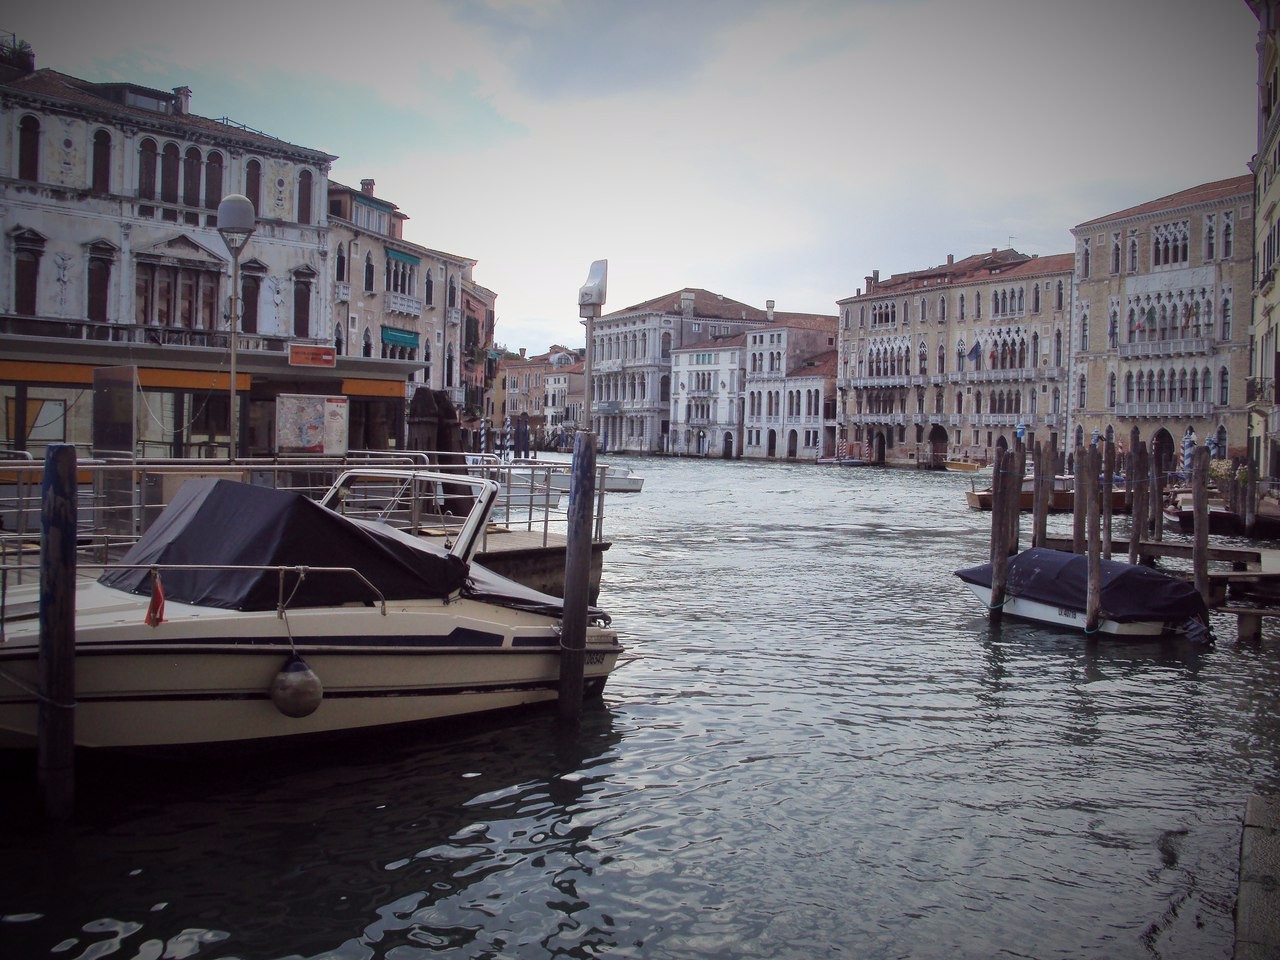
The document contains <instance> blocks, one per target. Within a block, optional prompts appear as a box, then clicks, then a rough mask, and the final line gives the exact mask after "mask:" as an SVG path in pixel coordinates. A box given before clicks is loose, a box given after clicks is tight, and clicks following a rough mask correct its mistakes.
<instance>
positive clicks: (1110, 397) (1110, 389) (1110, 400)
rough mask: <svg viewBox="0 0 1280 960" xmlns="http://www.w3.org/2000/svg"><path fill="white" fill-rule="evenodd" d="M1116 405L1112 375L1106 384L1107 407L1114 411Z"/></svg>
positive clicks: (1114, 382) (1114, 377)
mask: <svg viewBox="0 0 1280 960" xmlns="http://www.w3.org/2000/svg"><path fill="white" fill-rule="evenodd" d="M1115 405H1116V375H1115V374H1114V373H1113V374H1111V377H1110V382H1109V383H1108V384H1107V406H1108V407H1111V408H1113V409H1114V407H1115Z"/></svg>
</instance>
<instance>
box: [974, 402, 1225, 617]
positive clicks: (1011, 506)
mask: <svg viewBox="0 0 1280 960" xmlns="http://www.w3.org/2000/svg"><path fill="white" fill-rule="evenodd" d="M1157 459H1158V458H1157ZM1070 460H1071V463H1072V464H1073V465H1074V469H1075V479H1074V485H1075V497H1074V504H1073V513H1072V537H1071V549H1072V551H1073V552H1075V553H1082V554H1085V555H1086V556H1087V558H1088V581H1087V593H1086V598H1085V631H1086V632H1087V633H1093V632H1095V631H1096V630H1097V629H1098V625H1099V623H1100V622H1101V616H1102V610H1101V596H1102V588H1101V584H1102V573H1101V569H1102V563H1101V561H1102V559H1103V557H1106V558H1108V559H1110V558H1111V554H1112V495H1111V494H1112V485H1113V483H1114V476H1115V470H1116V465H1117V455H1116V449H1115V444H1114V442H1112V441H1109V440H1105V439H1100V440H1099V441H1097V442H1096V443H1094V444H1091V445H1089V446H1087V447H1077V448H1076V449H1075V451H1074V453H1073V454H1072V456H1071V458H1070ZM1025 463H1026V453H1025V450H1024V448H1023V446H1022V444H1021V441H1019V442H1018V444H1017V445H1016V446H1015V447H1014V448H1012V449H1007V450H1000V451H997V453H996V460H995V472H994V475H993V477H992V508H991V564H992V572H991V610H990V615H991V621H992V623H993V624H995V623H999V621H1000V618H1001V610H1002V608H1003V607H1004V602H1005V599H1006V595H1007V590H1008V562H1009V557H1010V556H1012V555H1013V554H1015V553H1017V552H1018V520H1017V518H1018V516H1019V495H1020V493H1021V490H1022V480H1023V472H1024V470H1025ZM1033 463H1034V467H1035V481H1034V485H1033V490H1034V496H1033V500H1032V503H1033V508H1032V509H1033V519H1032V544H1033V545H1035V546H1044V545H1045V543H1046V540H1047V539H1048V538H1047V537H1046V525H1047V518H1048V512H1049V500H1050V492H1051V490H1052V485H1053V482H1054V477H1055V476H1056V475H1057V470H1058V466H1059V460H1058V452H1057V451H1056V450H1053V449H1046V448H1044V447H1043V446H1042V445H1040V444H1039V443H1037V444H1036V449H1035V451H1034V454H1033ZM1170 466H1171V464H1169V463H1167V462H1154V461H1153V458H1152V457H1151V456H1150V455H1149V453H1148V450H1147V445H1146V443H1144V442H1142V441H1141V440H1139V438H1138V431H1137V428H1136V427H1135V428H1134V429H1133V431H1132V432H1131V433H1130V438H1129V453H1128V461H1127V463H1126V468H1127V469H1126V475H1127V478H1128V481H1127V485H1128V494H1127V499H1128V501H1129V506H1130V508H1131V510H1132V516H1133V534H1132V535H1131V536H1130V537H1129V539H1128V543H1127V548H1128V560H1129V562H1130V563H1144V562H1147V561H1148V560H1149V559H1151V558H1150V557H1149V556H1145V555H1144V554H1143V552H1142V541H1143V535H1144V534H1146V533H1148V532H1149V533H1150V535H1151V538H1152V540H1154V541H1156V542H1160V540H1161V539H1162V537H1161V531H1162V526H1163V510H1162V507H1163V502H1164V478H1165V477H1167V476H1168V469H1169V467H1170ZM1208 477H1209V451H1208V448H1207V447H1199V448H1197V450H1196V452H1195V455H1194V457H1193V460H1192V496H1193V502H1194V504H1195V510H1196V514H1195V517H1196V533H1195V540H1194V545H1193V549H1192V575H1193V578H1194V583H1195V586H1196V589H1197V591H1198V592H1199V593H1200V595H1201V596H1202V597H1203V598H1204V600H1205V603H1206V604H1208V603H1209V602H1210V599H1211V596H1210V595H1211V587H1210V583H1209V574H1208V560H1209V554H1210V550H1209V541H1208V536H1209V513H1208V503H1209V497H1208Z"/></svg>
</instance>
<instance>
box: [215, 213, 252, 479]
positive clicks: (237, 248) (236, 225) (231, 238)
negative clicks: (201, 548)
mask: <svg viewBox="0 0 1280 960" xmlns="http://www.w3.org/2000/svg"><path fill="white" fill-rule="evenodd" d="M256 226H257V214H256V213H255V212H254V209H253V201H252V200H250V199H249V198H248V197H246V196H244V195H243V194H239V193H233V194H230V195H228V196H225V197H223V198H222V202H221V203H219V204H218V233H220V234H222V241H223V242H224V243H225V244H226V245H227V250H228V251H230V253H231V311H230V316H229V317H228V318H227V326H228V332H229V334H230V336H229V337H228V339H229V340H230V341H231V392H230V398H229V399H230V407H229V408H228V410H227V426H228V432H229V440H230V443H229V445H228V452H229V454H230V458H231V459H232V460H234V459H235V458H236V431H237V428H238V424H237V423H236V421H237V419H238V417H237V416H236V347H237V340H238V339H239V334H240V254H241V252H242V251H243V250H244V248H245V245H246V244H247V243H248V242H249V238H250V237H251V236H253V231H254V228H255V227H256Z"/></svg>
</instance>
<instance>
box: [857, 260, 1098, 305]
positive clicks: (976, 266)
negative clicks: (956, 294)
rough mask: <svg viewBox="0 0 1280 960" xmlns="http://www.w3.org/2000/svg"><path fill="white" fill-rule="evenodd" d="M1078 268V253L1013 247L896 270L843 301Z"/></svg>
mask: <svg viewBox="0 0 1280 960" xmlns="http://www.w3.org/2000/svg"><path fill="white" fill-rule="evenodd" d="M1073 269H1075V254H1071V253H1055V254H1050V255H1049V256H1046V257H1032V256H1028V255H1027V254H1025V253H1020V252H1019V251H1017V250H1014V249H1012V248H1006V249H1004V250H992V251H991V252H990V253H976V254H973V255H971V256H968V257H965V258H964V259H963V260H955V261H953V262H951V263H944V264H941V265H939V266H936V267H930V268H927V269H924V270H912V271H909V272H907V273H897V274H894V275H893V276H891V277H889V278H887V279H885V280H877V281H876V282H875V284H874V286H873V287H872V288H871V289H870V290H868V291H867V292H866V293H862V294H859V295H856V296H852V297H845V298H843V299H842V300H840V301H839V302H840V303H849V302H852V301H855V300H866V299H875V298H880V297H892V296H900V295H902V294H903V293H909V292H921V291H926V292H927V291H933V290H937V289H939V288H941V287H945V286H954V285H956V284H960V283H976V282H980V281H983V280H990V279H991V278H992V277H994V276H1000V277H1001V278H1004V277H1035V276H1041V275H1043V274H1052V273H1070V272H1071V271H1072V270H1073Z"/></svg>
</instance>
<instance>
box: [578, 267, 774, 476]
mask: <svg viewBox="0 0 1280 960" xmlns="http://www.w3.org/2000/svg"><path fill="white" fill-rule="evenodd" d="M769 322H770V318H769V314H768V312H767V311H766V310H761V309H759V308H757V307H752V306H748V305H747V304H745V303H740V302H739V301H737V300H731V299H729V298H728V297H724V296H721V295H719V294H716V293H711V292H710V291H708V290H702V289H696V288H689V287H686V288H685V289H683V290H678V291H676V292H674V293H669V294H666V295H664V296H661V297H655V298H654V299H652V300H647V301H645V302H644V303H638V304H635V305H634V306H630V307H625V308H623V309H622V310H617V311H614V312H613V313H609V314H606V315H605V316H602V317H600V318H599V319H597V320H594V321H592V337H591V340H592V342H591V344H590V348H591V350H592V357H591V385H590V389H591V419H592V430H593V432H594V433H595V435H596V437H597V438H598V442H600V443H601V444H602V446H603V447H604V449H606V450H610V451H614V452H626V453H669V452H671V451H672V449H673V438H672V434H671V400H672V396H673V394H672V370H671V354H672V351H673V350H677V349H680V348H682V347H690V346H697V345H700V344H703V343H707V342H709V341H711V340H712V339H713V338H715V337H723V336H732V335H734V334H738V333H743V332H745V331H747V330H751V329H756V328H759V327H761V326H763V325H765V324H767V323H769Z"/></svg>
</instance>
